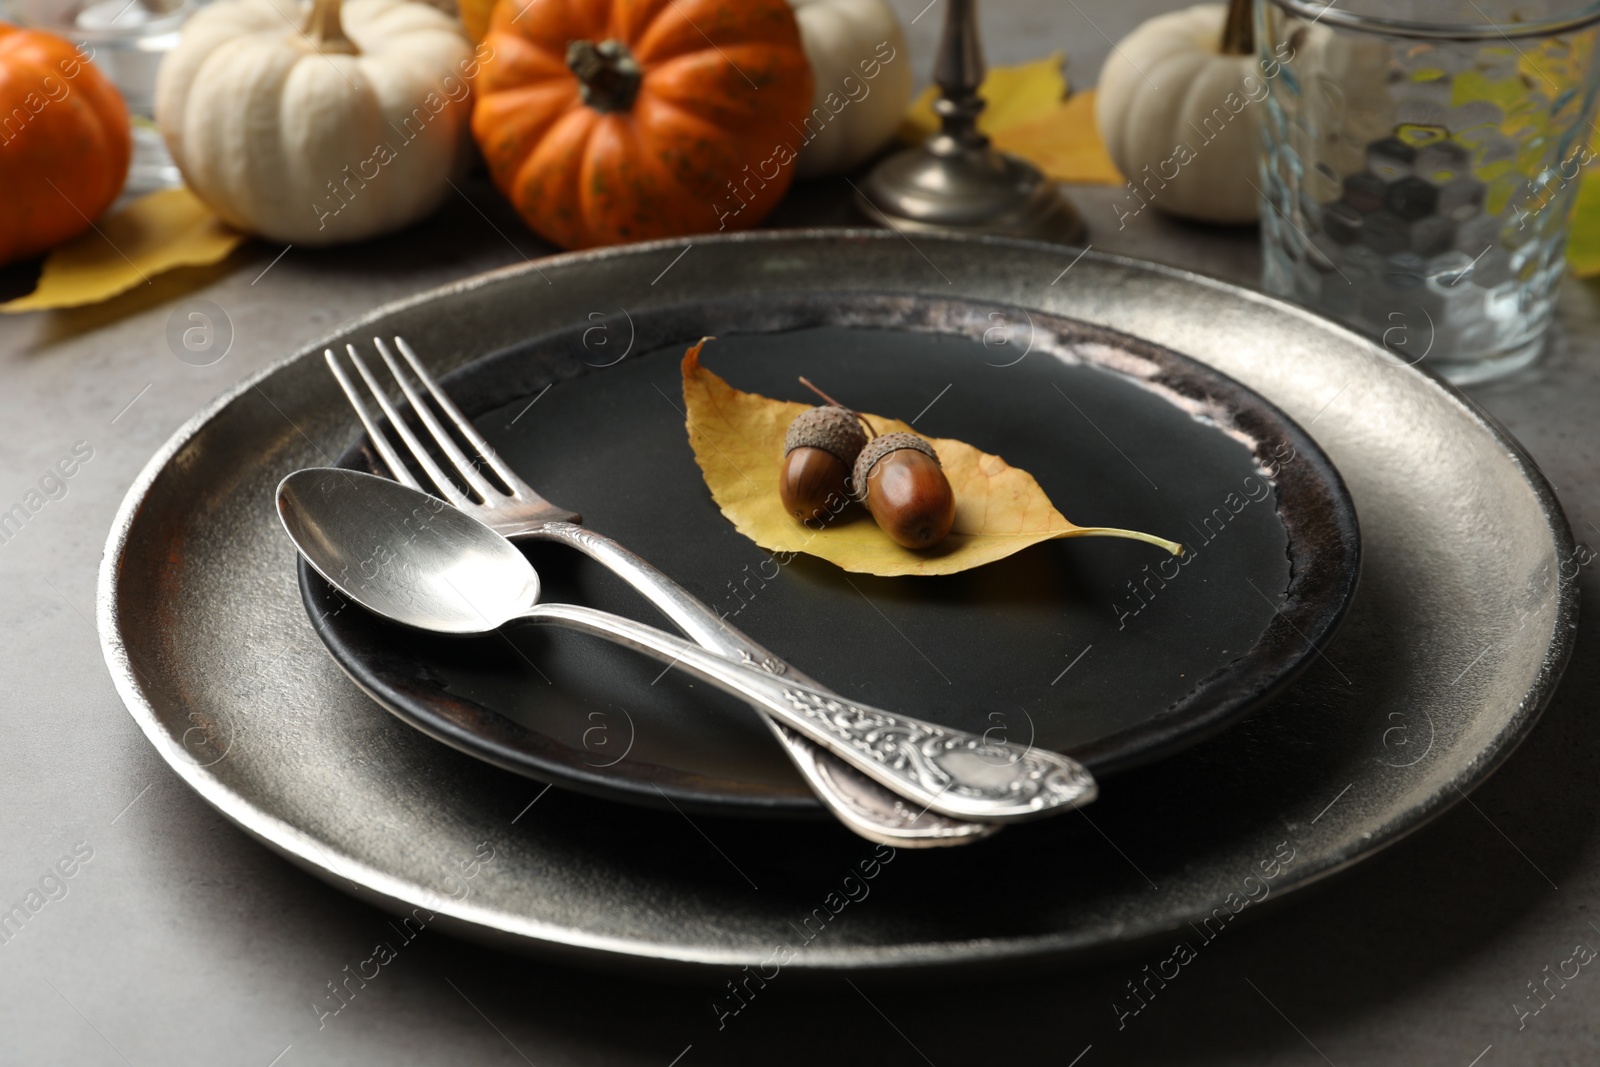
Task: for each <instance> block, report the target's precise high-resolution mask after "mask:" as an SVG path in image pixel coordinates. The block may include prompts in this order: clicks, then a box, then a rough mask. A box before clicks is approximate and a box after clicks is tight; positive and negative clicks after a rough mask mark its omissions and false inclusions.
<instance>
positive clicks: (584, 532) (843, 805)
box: [502, 522, 1000, 848]
mask: <svg viewBox="0 0 1600 1067" xmlns="http://www.w3.org/2000/svg"><path fill="white" fill-rule="evenodd" d="M502 532H504V531H502ZM506 535H507V536H508V537H510V539H511V540H513V541H521V540H541V541H559V542H561V543H562V544H565V545H568V546H569V547H571V548H575V549H577V550H578V551H579V552H582V553H583V554H584V555H586V556H588V557H590V558H591V559H594V560H596V561H597V562H599V563H600V564H602V565H603V566H605V567H606V569H608V570H610V571H611V572H612V573H613V574H615V575H617V576H618V577H620V578H621V579H622V580H623V581H625V582H627V583H628V584H629V585H631V586H633V588H634V589H636V590H638V591H639V592H640V593H641V594H643V595H644V597H645V598H646V599H648V600H649V601H650V602H651V603H652V604H654V605H655V606H656V609H657V610H659V611H660V612H661V613H662V614H663V615H665V616H666V617H667V618H669V619H671V620H672V621H673V623H675V624H676V625H677V626H678V628H679V629H681V630H682V631H683V632H684V633H685V634H687V635H689V638H690V639H691V640H693V641H694V642H695V643H696V644H698V645H700V646H701V647H702V648H706V649H710V650H711V651H712V652H718V653H721V654H722V655H724V656H728V657H731V658H733V659H737V660H739V661H740V662H741V663H743V664H745V665H746V666H749V667H753V668H757V669H760V670H763V671H766V672H768V673H769V674H775V675H782V676H783V677H785V678H788V679H790V680H792V681H796V682H800V683H802V684H805V685H808V686H811V687H812V688H814V689H817V690H819V691H821V692H828V690H827V687H826V686H823V685H822V684H821V683H819V682H817V681H816V680H814V679H812V678H810V677H808V676H807V675H805V674H803V673H801V672H800V671H799V670H798V669H797V668H795V667H794V666H792V665H790V664H788V663H786V662H784V660H782V659H781V658H779V657H778V656H777V655H776V654H775V653H773V652H770V651H768V650H767V649H766V648H764V647H763V646H762V645H760V644H759V643H757V642H756V641H755V640H753V639H752V638H751V637H750V636H749V635H747V634H745V633H744V632H743V631H741V630H739V629H738V628H737V627H735V626H732V625H730V624H729V623H728V621H727V619H726V618H724V617H723V616H721V615H718V614H717V613H716V612H715V611H713V610H712V609H711V608H710V607H708V606H707V605H706V604H705V602H704V601H702V600H700V599H699V598H698V597H696V596H695V595H694V594H693V593H691V592H689V591H688V590H687V589H685V588H684V587H683V586H681V585H679V584H678V583H677V582H675V581H674V580H673V579H672V578H671V577H669V576H668V575H666V574H664V573H663V572H662V571H660V570H659V569H657V568H656V567H655V566H653V565H651V564H650V562H649V561H647V560H645V559H644V558H642V557H640V556H638V555H636V554H635V553H633V552H632V551H630V550H628V549H627V548H625V547H624V546H622V545H621V544H618V543H617V542H616V541H613V540H612V539H611V538H609V537H606V536H605V535H604V534H600V533H597V532H596V531H594V530H591V529H588V528H587V527H584V526H578V525H575V524H573V523H570V522H543V523H539V524H538V525H536V526H531V527H529V528H527V529H526V530H523V531H520V532H515V531H514V532H508V533H507V534H506ZM763 721H764V722H766V724H767V725H768V726H769V727H770V728H771V730H772V732H773V734H774V736H776V737H777V739H778V742H779V743H780V744H781V745H782V746H783V748H784V751H785V752H786V753H788V755H789V758H790V760H792V761H793V763H794V765H795V768H796V769H797V770H798V771H799V772H800V775H801V777H803V778H804V779H805V780H806V784H807V785H809V786H810V787H811V790H812V792H813V793H815V794H816V795H817V798H818V799H819V800H821V801H822V803H823V804H825V805H826V806H827V807H828V809H829V810H830V811H831V812H832V813H833V814H834V816H835V817H836V818H838V819H839V821H840V822H842V823H844V824H845V825H846V826H848V827H849V828H850V829H851V830H853V831H854V832H856V833H857V834H860V835H861V836H862V837H865V838H867V839H868V840H870V841H877V842H880V843H883V844H889V845H895V846H898V847H900V848H937V847H941V846H948V845H964V844H969V843H971V842H973V841H977V840H979V839H981V838H985V837H989V836H991V835H993V834H994V833H995V832H997V831H998V830H999V829H1000V827H999V826H998V825H997V824H995V823H984V822H972V821H970V820H966V819H953V818H950V817H949V816H947V815H944V814H941V813H940V812H936V811H931V810H929V809H927V808H926V807H924V806H923V805H921V804H911V803H909V802H907V801H906V800H905V799H904V798H902V797H901V796H900V795H899V794H897V793H894V792H892V791H890V790H888V789H885V788H884V787H883V786H881V785H879V784H878V783H877V782H876V781H874V780H873V779H871V778H869V777H867V776H866V775H864V774H862V773H861V772H860V771H857V770H856V769H855V768H853V767H852V766H851V765H850V764H848V763H845V762H844V761H843V760H841V759H839V758H838V757H836V756H834V755H833V754H832V753H830V752H828V751H826V750H825V749H823V748H820V747H819V746H818V745H816V744H814V743H813V742H812V741H810V740H808V739H807V738H806V737H804V736H802V735H801V734H799V733H797V732H795V731H794V730H793V729H791V728H789V727H788V726H785V725H784V724H783V723H781V722H779V721H778V720H776V719H773V718H770V717H767V716H763Z"/></svg>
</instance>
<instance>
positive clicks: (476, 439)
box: [379, 337, 537, 496]
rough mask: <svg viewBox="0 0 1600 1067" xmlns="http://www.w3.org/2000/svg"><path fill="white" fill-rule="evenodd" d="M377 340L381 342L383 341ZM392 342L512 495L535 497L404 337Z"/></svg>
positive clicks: (463, 435) (447, 415)
mask: <svg viewBox="0 0 1600 1067" xmlns="http://www.w3.org/2000/svg"><path fill="white" fill-rule="evenodd" d="M379 343H380V344H381V343H382V342H379ZM394 344H395V347H396V348H398V349H400V354H401V355H402V356H404V357H405V360H406V362H407V363H408V364H410V366H411V371H412V373H413V374H415V375H416V376H417V379H418V380H419V381H421V382H422V384H423V385H424V386H426V387H427V390H428V392H429V393H430V394H431V395H432V396H433V399H434V400H436V401H438V403H439V407H440V408H441V409H442V410H443V411H444V413H445V416H446V417H447V418H449V419H450V421H451V422H452V423H454V424H455V428H456V429H457V430H460V431H461V436H462V437H465V438H466V439H467V441H468V442H469V443H471V445H472V447H473V448H475V449H476V450H477V452H478V455H480V456H482V457H483V460H484V462H485V463H487V464H489V466H490V467H491V468H493V469H494V472H495V473H496V474H498V475H499V476H500V480H501V481H503V482H505V483H506V485H507V486H509V487H510V488H511V491H512V495H513V496H517V495H530V496H536V495H537V494H535V493H533V491H532V490H531V489H529V488H528V485H527V483H526V482H524V481H523V480H522V479H521V478H520V477H518V475H517V472H516V471H514V470H512V469H511V468H510V467H508V466H506V464H505V461H504V460H502V459H501V458H500V456H499V455H498V454H497V453H496V452H495V450H494V449H493V448H491V447H490V446H489V442H488V441H486V440H484V439H483V435H482V434H480V433H479V432H478V428H477V427H476V426H474V425H472V423H471V422H470V421H469V420H468V419H467V417H466V416H465V415H463V414H461V409H460V408H458V407H456V404H455V401H453V400H451V399H450V397H449V395H448V394H447V393H445V391H444V390H443V389H441V388H439V383H438V382H436V381H434V380H433V375H431V374H429V373H428V372H427V371H426V370H424V369H423V367H422V361H421V360H420V359H418V358H417V354H416V353H415V352H413V351H412V350H411V346H410V345H408V344H406V340H405V338H404V337H396V338H395V339H394Z"/></svg>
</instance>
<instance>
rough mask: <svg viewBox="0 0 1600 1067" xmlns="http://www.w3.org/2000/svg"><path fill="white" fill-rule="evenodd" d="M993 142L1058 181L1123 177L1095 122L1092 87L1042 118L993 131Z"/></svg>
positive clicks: (1103, 181)
mask: <svg viewBox="0 0 1600 1067" xmlns="http://www.w3.org/2000/svg"><path fill="white" fill-rule="evenodd" d="M994 146H995V147H996V148H998V149H1000V150H1001V151H1002V152H1010V153H1011V154H1012V155H1015V156H1021V157H1022V158H1023V159H1026V160H1027V161H1028V162H1029V163H1032V164H1033V165H1034V166H1036V167H1038V168H1039V169H1040V170H1042V171H1044V173H1045V176H1046V177H1048V178H1052V179H1054V180H1056V181H1058V182H1076V183H1078V184H1079V185H1121V184H1122V181H1123V179H1122V172H1121V171H1119V170H1117V165H1116V164H1115V163H1113V162H1111V155H1110V153H1108V152H1107V151H1106V145H1105V142H1104V141H1102V140H1101V139H1100V128H1099V127H1098V126H1096V125H1095V122H1094V90H1093V89H1088V90H1085V91H1084V92H1081V93H1074V94H1073V95H1072V97H1071V98H1070V99H1068V100H1067V102H1066V103H1064V104H1061V105H1059V106H1057V107H1054V108H1051V109H1050V112H1049V113H1048V114H1046V115H1045V116H1044V117H1043V118H1038V119H1034V120H1032V121H1031V122H1024V123H1020V124H1018V125H1016V126H1008V127H1007V128H1006V129H1004V130H1001V131H1000V132H999V133H997V134H995V135H994Z"/></svg>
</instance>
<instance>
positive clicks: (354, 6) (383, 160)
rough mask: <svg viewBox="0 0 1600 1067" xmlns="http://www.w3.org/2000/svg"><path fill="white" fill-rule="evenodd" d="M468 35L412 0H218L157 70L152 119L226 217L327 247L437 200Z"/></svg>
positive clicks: (454, 138) (460, 126)
mask: <svg viewBox="0 0 1600 1067" xmlns="http://www.w3.org/2000/svg"><path fill="white" fill-rule="evenodd" d="M476 73H477V60H476V59H475V58H474V55H473V51H472V47H471V46H470V45H469V44H468V43H467V40H466V38H465V37H464V36H463V35H462V32H461V29H460V26H459V24H458V23H456V21H455V20H454V19H451V18H450V17H449V16H447V15H445V14H443V13H442V12H440V11H439V10H438V9H437V8H434V7H430V6H428V5H426V4H422V3H415V2H411V0H350V2H349V3H346V4H344V5H343V7H342V9H341V6H340V3H339V0H316V2H315V3H314V4H312V5H304V6H303V5H301V4H299V3H297V2H295V0H218V2H217V3H214V4H210V5H208V6H205V7H202V8H201V9H200V11H199V12H197V13H196V14H195V16H194V17H193V18H192V19H190V20H189V22H188V24H187V25H185V26H184V28H183V35H182V37H181V39H180V40H179V42H178V46H177V47H176V48H175V49H173V51H172V52H171V53H169V54H168V55H167V57H166V58H165V59H164V60H163V61H162V64H161V70H160V73H159V74H158V76H157V79H156V106H155V113H156V122H157V124H158V125H159V126H160V127H161V132H162V134H163V136H164V137H165V138H166V142H167V148H168V149H169V150H170V151H171V153H172V158H173V160H174V161H176V163H177V164H178V168H179V169H180V170H181V171H182V172H183V177H184V180H185V181H186V182H187V183H188V185H189V187H190V188H191V189H192V190H194V192H195V195H197V196H199V197H200V199H202V200H204V201H205V202H206V203H207V204H209V205H210V206H211V208H212V209H213V210H214V211H216V212H217V214H218V215H219V216H221V217H222V218H223V219H224V220H225V221H227V222H228V223H229V224H231V225H233V226H235V227H237V228H239V229H242V230H246V231H248V232H251V233H256V234H260V235H261V236H263V237H268V238H271V239H273V240H275V241H285V242H289V243H292V244H302V245H328V244H337V243H340V242H345V241H358V240H361V239H363V238H367V237H373V236H376V235H377V234H381V233H387V232H389V231H391V230H396V229H399V228H401V227H403V226H406V225H408V224H410V223H412V222H415V221H416V220H417V219H420V218H421V217H423V216H424V215H426V214H428V213H429V212H431V211H432V210H433V209H434V208H435V207H437V206H438V204H439V201H440V199H441V198H442V197H443V196H444V194H445V193H446V192H447V191H448V189H449V179H450V177H451V175H452V174H453V173H454V172H455V169H456V166H457V160H458V158H459V155H460V153H461V152H462V150H463V147H464V145H465V140H464V134H465V130H466V125H467V121H468V117H469V114H470V111H471V103H470V86H469V83H468V79H470V78H471V77H473V76H474V75H475V74H476Z"/></svg>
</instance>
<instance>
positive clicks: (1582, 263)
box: [1567, 169, 1600, 278]
mask: <svg viewBox="0 0 1600 1067" xmlns="http://www.w3.org/2000/svg"><path fill="white" fill-rule="evenodd" d="M1567 266H1568V267H1570V268H1571V269H1572V273H1574V274H1576V275H1577V276H1578V277H1580V278H1593V277H1595V276H1597V275H1600V171H1596V170H1593V169H1590V170H1585V171H1584V172H1583V177H1582V178H1581V179H1580V180H1579V182H1578V196H1577V199H1576V201H1575V202H1574V203H1573V205H1572V222H1571V230H1570V231H1569V232H1568V235H1567Z"/></svg>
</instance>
